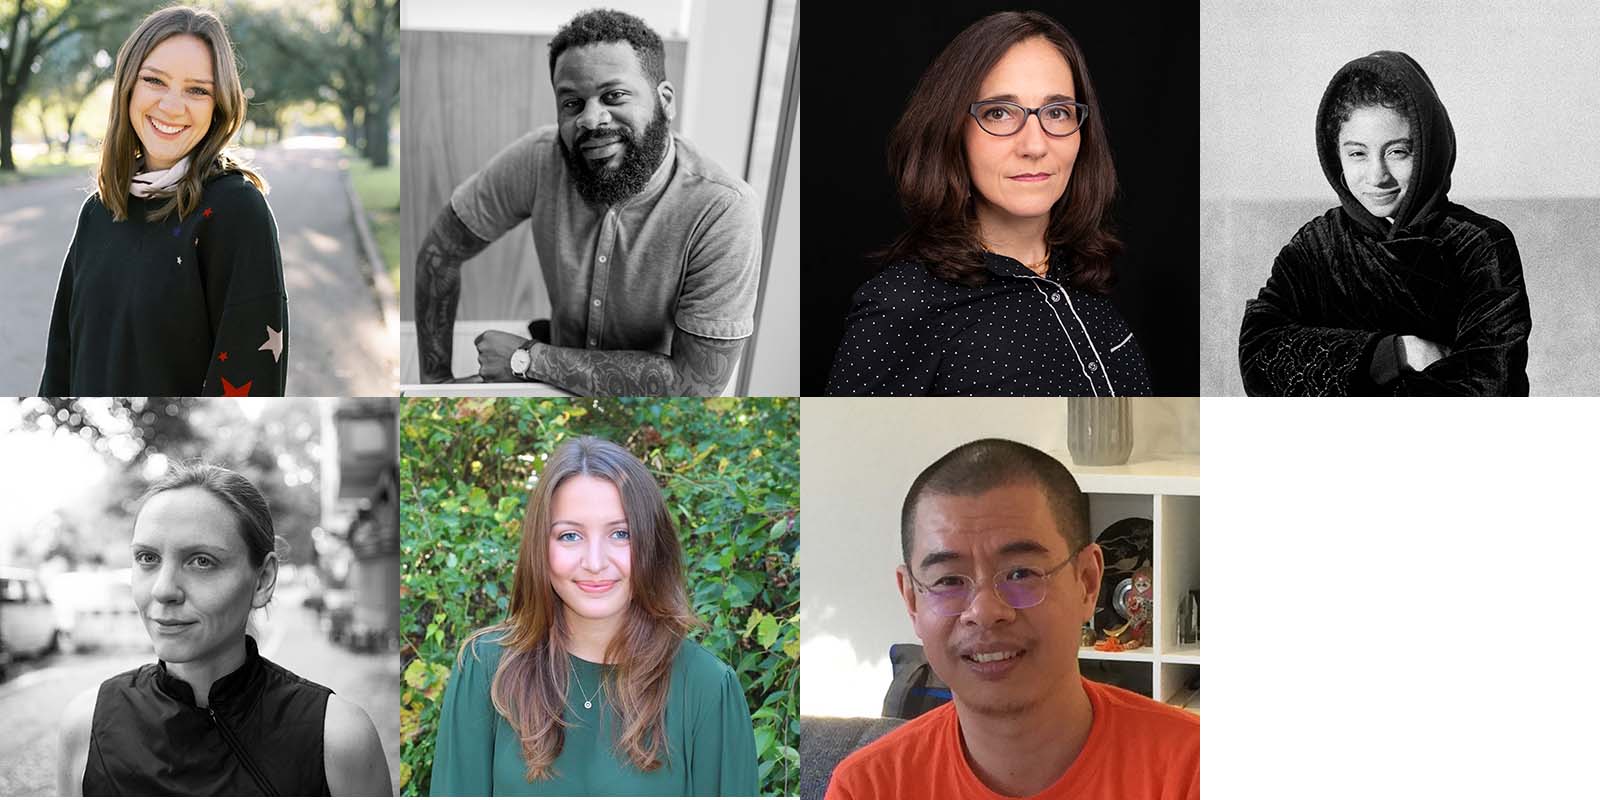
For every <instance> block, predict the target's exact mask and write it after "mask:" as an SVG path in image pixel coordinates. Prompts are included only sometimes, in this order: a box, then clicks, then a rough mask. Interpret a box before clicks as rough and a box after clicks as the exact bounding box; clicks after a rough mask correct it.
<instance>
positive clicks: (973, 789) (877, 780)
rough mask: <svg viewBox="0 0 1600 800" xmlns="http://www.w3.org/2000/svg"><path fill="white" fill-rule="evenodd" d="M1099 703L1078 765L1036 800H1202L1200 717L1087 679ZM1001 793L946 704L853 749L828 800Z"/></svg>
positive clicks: (981, 797) (986, 799)
mask: <svg viewBox="0 0 1600 800" xmlns="http://www.w3.org/2000/svg"><path fill="white" fill-rule="evenodd" d="M1083 689H1084V691H1085V692H1088V694H1089V703H1090V705H1091V706H1092V707H1093V708H1094V723H1093V724H1092V725H1091V726H1090V728H1089V738H1088V739H1087V740H1086V741H1085V742H1084V743H1083V750H1082V752H1080V753H1078V757H1077V759H1075V760H1074V761H1073V762H1072V766H1070V767H1068V768H1067V771H1066V772H1065V773H1063V774H1062V776H1061V777H1060V778H1059V779H1057V780H1056V782H1055V783H1053V784H1051V785H1050V786H1049V788H1047V789H1045V790H1044V791H1042V792H1040V793H1038V794H1036V795H1033V798H1035V800H1064V799H1065V798H1074V799H1076V798H1101V797H1104V798H1115V800H1199V797H1200V718H1199V717H1196V716H1194V715H1193V714H1190V713H1189V712H1187V711H1182V710H1180V709H1177V708H1173V707H1171V706H1168V705H1166V704H1164V703H1158V702H1156V701H1154V700H1151V699H1150V698H1148V697H1144V696H1143V695H1139V694H1135V693H1133V692H1130V691H1127V690H1125V689H1119V688H1117V687H1115V686H1107V685H1105V684H1103V683H1095V682H1094V681H1089V680H1085V681H1084V682H1083ZM947 797H959V798H977V799H978V800H991V798H992V799H994V800H999V798H1004V797H1005V795H1002V794H997V793H996V792H994V791H993V790H991V789H989V787H987V786H985V785H983V782H982V781H980V780H978V776H977V775H975V774H973V772H972V767H971V766H969V765H968V764H967V759H966V756H965V755H964V754H963V751H962V747H961V728H960V722H959V721H958V719H957V717H956V707H955V704H954V703H946V704H944V705H942V706H940V707H938V708H936V709H934V710H932V711H929V712H927V713H926V714H923V715H922V716H920V717H917V718H916V719H914V720H912V721H910V722H907V723H906V724H904V725H902V726H900V727H899V728H896V729H895V730H894V731H892V732H890V733H889V734H888V735H886V736H884V737H883V738H881V739H879V740H877V741H875V742H873V743H871V744H869V745H867V746H866V747H863V748H861V749H860V750H857V751H856V752H854V753H851V754H850V755H849V756H848V757H846V758H845V759H844V760H843V761H841V762H839V766H838V768H836V769H835V770H834V771H833V779H832V781H831V782H830V783H829V784H828V795H827V800H888V799H889V798H915V800H924V799H925V798H947Z"/></svg>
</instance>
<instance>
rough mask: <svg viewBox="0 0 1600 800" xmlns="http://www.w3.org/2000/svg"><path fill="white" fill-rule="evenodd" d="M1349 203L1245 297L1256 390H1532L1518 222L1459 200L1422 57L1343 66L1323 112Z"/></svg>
mask: <svg viewBox="0 0 1600 800" xmlns="http://www.w3.org/2000/svg"><path fill="white" fill-rule="evenodd" d="M1317 155H1318V157H1319V159H1320V160H1321V162H1322V172H1323V174H1324V175H1326V176H1327V178H1328V183H1329V184H1331V185H1332V186H1333V190H1334V193H1335V194H1337V195H1338V196H1339V206H1338V207H1337V208H1332V209H1329V210H1328V211H1327V212H1326V213H1324V214H1323V215H1322V216H1319V217H1317V218H1316V219H1313V220H1311V221H1310V222H1308V223H1306V224H1305V225H1304V226H1302V227H1301V228H1300V230H1299V232H1297V233H1296V234H1295V235H1294V238H1292V239H1290V240H1289V243H1288V244H1287V245H1284V248H1283V250H1282V251H1281V252H1279V253H1278V258H1277V260H1276V261H1275V262H1274V263H1273V265H1272V275H1271V277H1269V278H1268V279H1267V284H1266V286H1264V287H1262V289H1261V292H1260V294H1259V295H1258V296H1257V297H1256V299H1254V300H1251V301H1250V302H1248V303H1247V304H1246V305H1245V313H1244V323H1243V326H1242V329H1241V330H1240V335H1239V367H1240V372H1241V373H1242V376H1243V378H1244V387H1245V391H1247V392H1248V393H1250V394H1252V395H1526V394H1527V393H1528V376H1527V363H1528V332H1529V330H1530V328H1531V327H1532V324H1533V323H1532V321H1531V319H1530V318H1529V314H1528V295H1527V292H1526V289H1525V287H1524V285H1523V280H1522V261H1521V259H1520V257H1519V256H1518V254H1517V246H1516V243H1515V242H1514V241H1513V239H1512V236H1511V231H1509V230H1507V229H1506V226H1505V225H1503V224H1501V223H1500V222H1499V221H1497V220H1494V219H1490V218H1489V217H1485V216H1483V215H1482V214H1478V213H1475V212H1473V211H1472V210H1471V209H1468V208H1466V207H1464V206H1460V205H1457V204H1455V203H1452V202H1450V199H1449V197H1448V194H1449V191H1450V172H1451V170H1452V169H1453V168H1454V167H1455V162H1456V138H1455V130H1454V129H1453V128H1452V127H1451V126H1450V117H1449V115H1448V114H1447V113H1446V112H1445V108H1444V105H1443V104H1442V103H1440V102H1439V96H1438V94H1437V93H1436V92H1435V91H1434V89H1433V82H1432V81H1430V80H1428V76H1427V74H1426V73H1424V72H1423V71H1422V67H1421V65H1419V64H1418V63H1417V62H1416V61H1414V60H1413V59H1412V58H1411V57H1410V56H1407V55H1405V54H1404V53H1395V52H1378V53H1373V54H1372V55H1369V56H1365V57H1362V58H1358V59H1356V60H1354V61H1351V62H1350V63H1348V64H1346V65H1344V67H1343V68H1341V69H1340V70H1339V71H1338V73H1336V74H1335V75H1334V76H1333V80H1332V81H1331V82H1330V83H1329V84H1328V89H1327V91H1326V92H1324V93H1323V96H1322V103H1321V105H1320V106H1319V107H1318V109H1317Z"/></svg>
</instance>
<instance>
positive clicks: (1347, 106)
mask: <svg viewBox="0 0 1600 800" xmlns="http://www.w3.org/2000/svg"><path fill="white" fill-rule="evenodd" d="M1332 97H1333V102H1332V108H1333V113H1331V114H1329V115H1328V116H1327V117H1326V118H1324V119H1323V123H1322V124H1323V129H1322V136H1323V141H1327V142H1335V143H1336V142H1338V140H1339V129H1340V128H1342V127H1344V124H1345V123H1346V122H1349V121H1350V116H1351V115H1352V114H1354V113H1355V112H1356V109H1358V108H1367V107H1370V106H1383V107H1384V108H1387V109H1391V110H1393V111H1394V112H1395V113H1397V114H1399V115H1400V116H1402V117H1405V118H1406V119H1407V120H1409V121H1410V122H1411V124H1412V126H1413V130H1414V129H1415V126H1416V119H1417V115H1416V109H1415V108H1413V107H1412V105H1411V94H1410V92H1408V91H1407V90H1406V87H1405V84H1403V83H1401V82H1400V81H1399V80H1397V79H1394V78H1389V77H1387V76H1385V75H1382V74H1380V73H1378V72H1374V71H1372V70H1365V69H1357V70H1352V71H1350V72H1348V73H1345V75H1344V77H1342V78H1340V79H1339V83H1338V84H1336V85H1335V86H1334V87H1333V89H1332Z"/></svg>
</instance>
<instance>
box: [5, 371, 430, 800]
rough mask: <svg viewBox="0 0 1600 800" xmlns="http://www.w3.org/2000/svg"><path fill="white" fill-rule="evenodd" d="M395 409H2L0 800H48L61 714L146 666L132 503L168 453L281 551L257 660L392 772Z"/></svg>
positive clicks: (126, 402) (355, 404)
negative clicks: (215, 480)
mask: <svg viewBox="0 0 1600 800" xmlns="http://www.w3.org/2000/svg"><path fill="white" fill-rule="evenodd" d="M395 410H396V407H395V401H394V400H392V399H388V398H371V399H354V400H333V399H315V400H309V399H308V400H298V399H279V400H267V399H262V400H249V399H245V400H235V399H211V400H194V399H182V400H167V399H161V398H150V399H145V398H132V399H116V400H112V399H87V400H77V401H67V400H41V399H36V398H28V399H23V400H4V401H0V487H3V488H0V502H3V503H4V504H5V507H6V508H7V513H6V515H5V516H4V518H3V519H0V719H5V720H6V721H7V724H6V725H5V726H4V727H3V728H0V795H7V796H16V795H41V794H44V795H49V794H55V793H56V777H55V775H56V772H55V771H56V746H57V736H58V726H59V722H60V717H61V712H62V710H63V708H64V707H65V706H66V704H67V702H68V701H70V700H71V699H72V698H73V697H74V696H76V695H77V694H78V693H80V692H83V691H85V690H89V689H92V688H94V687H96V686H98V685H99V684H100V683H101V682H102V681H104V680H105V679H107V678H109V677H111V676H112V675H115V674H117V673H119V672H123V671H125V670H128V669H132V668H134V667H137V666H139V665H141V664H147V663H150V662H151V661H153V660H154V654H153V651H152V649H151V647H150V644H149V639H148V637H147V636H146V634H145V631H144V628H143V626H142V625H141V624H140V622H139V618H138V614H137V612H136V610H135V608H134V606H133V601H132V597H131V594H130V584H129V580H130V570H129V566H128V551H127V542H128V538H129V536H130V535H131V532H132V514H133V512H134V511H135V510H136V501H137V499H138V497H139V496H140V494H142V492H143V491H144V487H145V486H146V485H148V484H149V483H150V482H151V481H152V480H154V479H155V478H156V477H158V476H160V475H161V474H162V473H163V472H164V471H165V470H166V468H167V466H168V464H170V463H172V462H173V461H174V460H182V459H191V458H201V459H204V460H207V461H211V462H214V463H219V464H222V465H224V466H228V467H230V468H233V469H236V470H238V471H239V472H241V473H243V474H244V475H246V476H247V477H249V478H250V479H251V480H252V481H253V482H254V483H255V484H256V485H257V487H259V488H260V489H261V490H262V492H263V493H264V494H265V495H266V497H267V501H268V503H269V505H270V506H271V508H272V513H273V520H274V525H275V526H276V529H277V533H278V535H279V536H282V537H283V538H284V539H285V540H287V542H288V552H287V556H286V557H285V558H284V560H283V563H284V567H283V568H282V569H281V571H280V574H279V580H278V588H277V591H276V593H275V594H274V597H273V601H272V603H271V605H270V606H268V607H267V609H265V610H264V611H258V612H257V613H256V615H255V616H254V618H253V619H252V622H251V631H252V635H253V636H255V638H256V641H257V642H258V644H259V646H260V648H261V654H262V655H263V656H265V657H266V658H268V659H271V660H272V661H275V662H277V663H279V664H281V665H283V666H284V667H286V668H288V669H289V670H290V671H292V672H295V673H296V674H298V675H300V676H302V677H304V678H307V679H309V680H312V681H315V682H317V683H321V684H323V685H325V686H327V687H329V688H331V689H333V690H334V691H335V692H336V693H338V694H340V695H341V696H343V697H345V698H346V699H348V700H351V701H352V702H355V703H356V704H358V705H360V706H361V707H362V708H364V709H366V711H367V713H368V715H369V716H371V718H372V721H373V724H374V725H375V726H376V727H377V730H378V734H379V737H380V738H381V739H382V741H383V745H384V751H385V754H386V755H387V757H388V759H389V766H390V771H391V775H392V777H393V779H394V780H395V781H396V782H397V783H398V776H399V747H400V743H399V733H398V731H399V715H400V709H399V656H398V643H397V626H398V602H399V600H398V598H399V572H398V558H399V539H398V516H397V515H398V506H397V495H396V486H397V484H398V474H397V468H396V458H397V451H396V440H395Z"/></svg>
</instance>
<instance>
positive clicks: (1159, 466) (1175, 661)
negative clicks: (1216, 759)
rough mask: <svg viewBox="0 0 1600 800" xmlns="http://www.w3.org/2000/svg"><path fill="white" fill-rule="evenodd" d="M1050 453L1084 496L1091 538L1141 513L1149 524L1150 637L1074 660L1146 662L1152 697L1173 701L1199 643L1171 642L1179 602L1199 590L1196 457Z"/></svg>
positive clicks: (1196, 658)
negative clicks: (1088, 462) (1097, 462)
mask: <svg viewBox="0 0 1600 800" xmlns="http://www.w3.org/2000/svg"><path fill="white" fill-rule="evenodd" d="M1055 456H1056V457H1057V458H1059V459H1061V461H1062V462H1063V463H1065V464H1066V465H1067V467H1068V468H1069V469H1071V470H1072V474H1073V476H1074V477H1076V478H1077V479H1078V486H1079V488H1080V489H1082V490H1083V492H1084V493H1085V494H1087V495H1088V496H1089V527H1090V530H1091V531H1092V532H1093V534H1094V535H1096V536H1098V535H1099V534H1100V532H1101V531H1103V530H1105V529H1106V528H1107V527H1108V526H1109V525H1111V523H1113V522H1116V521H1117V520H1120V519H1125V518H1127V517H1145V518H1147V519H1149V520H1150V521H1151V523H1152V528H1153V532H1152V545H1153V547H1154V554H1153V556H1154V558H1153V564H1152V567H1151V580H1152V581H1153V583H1154V585H1155V593H1154V594H1155V619H1154V629H1153V638H1154V642H1153V643H1152V644H1149V645H1146V646H1144V647H1141V648H1139V649H1138V650H1131V651H1125V652H1121V653H1103V652H1100V651H1098V650H1095V649H1093V648H1088V647H1085V648H1080V649H1079V651H1078V658H1079V660H1080V661H1125V662H1135V663H1139V662H1142V663H1145V664H1148V665H1149V669H1150V686H1151V687H1152V695H1153V696H1154V697H1155V698H1156V699H1157V700H1161V701H1163V702H1172V701H1173V700H1174V699H1179V698H1180V696H1181V694H1182V690H1183V687H1184V685H1185V684H1186V683H1187V682H1188V680H1189V678H1190V677H1192V676H1194V675H1196V674H1198V673H1199V670H1200V645H1198V644H1190V645H1182V646H1180V645H1179V644H1178V605H1179V603H1180V602H1181V601H1182V600H1183V597H1184V595H1185V594H1187V593H1188V592H1189V590H1190V589H1199V588H1200V459H1199V456H1198V455H1193V454H1190V455H1178V456H1170V457H1155V458H1150V459H1146V460H1143V461H1139V462H1134V463H1129V464H1124V465H1121V466H1116V467H1084V466H1078V465H1076V464H1073V463H1072V459H1071V457H1070V456H1068V455H1067V454H1066V453H1065V452H1060V453H1056V454H1055Z"/></svg>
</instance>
